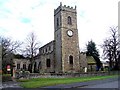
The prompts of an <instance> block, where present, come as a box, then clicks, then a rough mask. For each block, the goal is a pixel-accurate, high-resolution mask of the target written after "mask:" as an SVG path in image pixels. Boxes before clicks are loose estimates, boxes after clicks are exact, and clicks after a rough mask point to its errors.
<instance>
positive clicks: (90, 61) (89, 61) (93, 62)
mask: <svg viewBox="0 0 120 90" xmlns="http://www.w3.org/2000/svg"><path fill="white" fill-rule="evenodd" d="M87 63H88V64H96V62H95V59H94V58H93V57H92V56H87Z"/></svg>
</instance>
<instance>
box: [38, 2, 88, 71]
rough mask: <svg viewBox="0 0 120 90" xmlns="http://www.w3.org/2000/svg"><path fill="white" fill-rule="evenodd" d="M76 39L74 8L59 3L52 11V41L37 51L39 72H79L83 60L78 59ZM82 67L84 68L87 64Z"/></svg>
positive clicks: (75, 11) (77, 41)
mask: <svg viewBox="0 0 120 90" xmlns="http://www.w3.org/2000/svg"><path fill="white" fill-rule="evenodd" d="M78 39H79V38H78V29H77V10H76V6H75V8H73V7H70V6H66V5H64V6H62V3H60V6H59V7H58V8H57V9H55V10H54V40H53V41H51V42H49V43H48V44H46V45H44V46H43V47H41V48H40V49H39V52H40V53H39V54H40V62H41V67H40V71H41V72H56V73H58V72H63V73H64V72H71V71H73V72H79V71H80V69H81V67H82V66H83V65H81V63H82V62H81V61H83V60H81V59H80V51H79V50H80V49H79V40H78ZM81 55H82V54H81ZM82 64H83V63H82ZM84 65H85V66H84V67H86V65H87V63H86V64H85V63H84Z"/></svg>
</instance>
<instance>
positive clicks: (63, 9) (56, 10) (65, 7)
mask: <svg viewBox="0 0 120 90" xmlns="http://www.w3.org/2000/svg"><path fill="white" fill-rule="evenodd" d="M60 10H62V11H70V12H73V13H76V6H75V7H71V6H66V5H62V2H60V6H58V8H57V9H54V14H56V13H58V12H59V11H60Z"/></svg>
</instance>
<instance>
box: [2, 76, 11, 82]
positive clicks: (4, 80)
mask: <svg viewBox="0 0 120 90" xmlns="http://www.w3.org/2000/svg"><path fill="white" fill-rule="evenodd" d="M6 81H12V77H11V74H3V75H2V82H6Z"/></svg>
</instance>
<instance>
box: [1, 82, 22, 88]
mask: <svg viewBox="0 0 120 90" xmlns="http://www.w3.org/2000/svg"><path fill="white" fill-rule="evenodd" d="M19 84H20V83H19V82H16V81H8V82H3V83H2V84H1V85H0V89H3V88H22V87H21V86H20V85H19Z"/></svg>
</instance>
